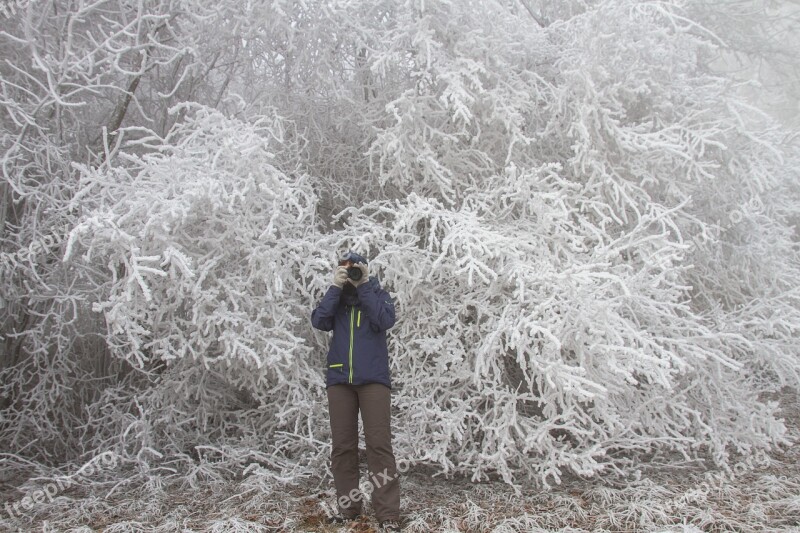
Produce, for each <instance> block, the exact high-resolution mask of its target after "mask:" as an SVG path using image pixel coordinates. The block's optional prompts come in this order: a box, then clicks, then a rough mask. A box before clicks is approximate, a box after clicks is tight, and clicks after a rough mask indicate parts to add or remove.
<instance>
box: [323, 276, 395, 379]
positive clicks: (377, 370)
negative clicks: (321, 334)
mask: <svg viewBox="0 0 800 533" xmlns="http://www.w3.org/2000/svg"><path fill="white" fill-rule="evenodd" d="M394 322H395V314H394V303H392V298H391V297H390V296H389V293H388V292H386V291H385V290H383V289H382V288H381V285H380V283H379V282H378V279H377V278H376V277H374V276H370V278H369V281H367V282H366V283H362V284H361V285H360V286H359V287H358V288H357V289H356V295H353V296H348V295H347V294H346V292H345V291H343V290H342V289H340V288H339V287H337V286H335V285H331V287H330V288H329V289H328V292H326V293H325V296H323V298H322V301H321V302H320V303H319V305H318V306H317V308H316V309H314V311H313V312H312V313H311V324H312V325H313V326H314V327H315V328H317V329H321V330H322V331H333V340H332V341H331V345H330V348H329V350H328V363H327V368H328V372H327V376H326V380H325V383H326V385H325V386H326V387H330V386H331V385H338V384H340V383H349V384H353V385H363V384H365V383H383V384H384V385H386V386H387V387H389V388H392V383H391V380H390V378H389V350H388V347H387V345H386V330H387V329H389V328H391V327H392V326H394Z"/></svg>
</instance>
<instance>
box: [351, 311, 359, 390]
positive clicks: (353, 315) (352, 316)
mask: <svg viewBox="0 0 800 533" xmlns="http://www.w3.org/2000/svg"><path fill="white" fill-rule="evenodd" d="M355 315H356V310H355V308H354V307H352V306H351V307H350V354H349V362H350V379H349V382H350V383H352V382H353V319H354V318H355ZM360 318H361V317H359V319H360Z"/></svg>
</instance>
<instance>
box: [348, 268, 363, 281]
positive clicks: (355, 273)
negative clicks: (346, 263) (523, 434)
mask: <svg viewBox="0 0 800 533" xmlns="http://www.w3.org/2000/svg"><path fill="white" fill-rule="evenodd" d="M362 274H363V272H361V269H360V268H358V267H350V268H348V269H347V277H348V278H350V279H352V280H353V281H358V280H360V279H361V276H362Z"/></svg>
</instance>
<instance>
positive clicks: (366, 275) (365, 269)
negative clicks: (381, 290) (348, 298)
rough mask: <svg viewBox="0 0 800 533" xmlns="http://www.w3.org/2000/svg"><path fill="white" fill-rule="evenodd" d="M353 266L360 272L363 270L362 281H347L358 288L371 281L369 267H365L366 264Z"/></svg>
mask: <svg viewBox="0 0 800 533" xmlns="http://www.w3.org/2000/svg"><path fill="white" fill-rule="evenodd" d="M353 266H355V267H357V268H358V269H359V270H361V279H360V280H358V281H353V280H352V279H350V278H347V280H348V281H349V282H350V283H352V284H353V285H354V286H356V287H358V286H360V285H362V284H364V283H366V282H368V281H369V267H367V265H365V264H364V263H356V264H355V265H353Z"/></svg>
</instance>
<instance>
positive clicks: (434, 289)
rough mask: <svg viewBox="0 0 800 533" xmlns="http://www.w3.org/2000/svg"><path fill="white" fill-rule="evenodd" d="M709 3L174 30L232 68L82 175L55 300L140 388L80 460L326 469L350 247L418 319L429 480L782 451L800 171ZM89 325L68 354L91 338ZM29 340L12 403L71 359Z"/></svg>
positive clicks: (10, 311) (220, 23) (409, 317)
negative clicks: (667, 456)
mask: <svg viewBox="0 0 800 533" xmlns="http://www.w3.org/2000/svg"><path fill="white" fill-rule="evenodd" d="M689 7H690V6H689V4H687V3H685V2H679V1H669V2H663V1H659V2H649V1H634V0H608V1H604V2H584V1H580V2H577V1H576V2H563V3H559V4H558V5H556V4H554V3H544V2H540V3H537V2H534V1H518V2H501V1H486V2H483V1H482V2H470V1H463V2H445V1H426V2H421V1H408V2H402V3H399V2H389V1H386V2H374V1H366V0H364V1H356V2H306V3H293V2H282V3H281V2H279V3H268V4H249V5H244V6H240V5H239V4H233V3H231V4H227V3H223V4H221V7H220V8H219V9H218V10H217V11H209V12H205V11H198V10H201V8H202V6H200V5H198V6H195V7H193V8H192V9H193V10H195V11H193V12H202V13H203V16H202V17H199V20H198V21H197V24H196V25H195V26H192V27H191V28H193V29H190V28H186V27H183V26H181V27H180V28H179V27H177V26H176V27H175V28H174V31H175V32H176V34H177V35H180V36H182V37H184V38H185V39H186V41H185V42H193V43H197V42H199V40H197V34H196V33H194V32H196V31H198V28H209V27H217V28H220V30H219V36H218V40H215V41H214V42H215V43H216V45H218V48H217V49H218V50H220V53H221V54H227V55H232V54H233V55H235V62H234V63H233V65H234V66H233V67H230V68H231V70H230V71H225V70H222V71H219V73H218V74H217V75H218V76H219V79H207V80H205V84H203V87H204V89H203V90H202V91H198V92H195V93H191V94H190V95H189V96H187V97H186V98H187V99H191V100H197V101H198V102H197V103H188V102H187V103H185V104H181V105H176V106H170V109H171V111H170V112H169V113H168V114H167V115H166V116H162V117H160V120H159V121H158V122H157V123H158V124H159V125H160V126H158V127H156V126H155V123H154V122H152V121H147V120H144V119H142V120H139V121H136V120H132V121H131V122H130V123H129V124H126V125H124V126H121V127H120V128H119V133H118V134H117V135H115V136H113V137H114V138H116V139H117V140H116V141H115V144H113V147H112V146H110V147H109V149H108V152H107V155H104V156H103V157H101V158H100V159H99V160H90V161H74V164H71V166H68V170H69V172H71V174H69V175H70V176H73V177H74V184H73V185H71V186H70V188H69V189H68V190H69V191H71V192H70V194H68V195H65V198H64V200H63V211H64V212H65V213H70V214H71V215H70V217H71V218H69V219H68V228H69V241H68V244H67V243H66V242H65V243H61V244H60V245H59V246H58V247H56V248H57V250H58V253H59V257H60V259H61V262H59V263H57V264H54V266H53V268H59V269H62V270H63V274H62V278H59V280H58V283H55V282H51V283H50V285H52V284H53V283H55V287H57V288H58V290H59V291H60V292H58V293H56V294H50V293H47V292H45V291H40V295H41V296H40V297H41V298H42V299H43V300H44V301H45V302H48V305H51V304H52V302H61V303H62V305H65V306H67V305H68V306H69V307H71V308H72V309H74V310H75V312H74V315H75V316H78V315H80V316H83V317H85V321H86V323H87V324H95V325H96V326H95V327H96V328H97V329H98V330H99V333H100V336H99V337H95V338H99V339H102V344H103V346H104V350H106V351H107V353H108V360H109V361H111V362H113V363H114V364H116V365H119V367H120V369H121V372H120V375H119V377H118V380H117V381H116V382H115V381H114V380H113V379H111V380H110V382H106V386H105V387H104V388H103V387H95V388H93V389H91V390H92V391H93V396H92V397H91V398H90V399H87V406H86V408H85V409H84V410H83V411H81V414H80V415H79V416H81V417H83V420H85V424H84V426H83V427H85V428H87V430H86V433H85V434H82V433H78V434H77V438H79V439H80V440H81V442H82V443H83V445H84V447H85V448H84V451H87V452H88V451H91V450H106V449H114V450H115V451H116V452H117V453H119V454H120V455H121V456H123V457H126V458H127V459H128V460H129V461H130V462H132V463H134V464H135V465H136V466H137V467H138V468H139V472H140V474H141V475H143V476H150V475H152V474H154V473H155V472H158V469H160V468H165V469H172V470H163V471H162V472H174V473H176V474H177V475H181V476H186V478H187V480H188V481H189V482H190V483H195V482H197V481H199V480H201V479H203V476H209V475H221V474H222V473H226V472H227V473H230V472H232V471H238V469H239V468H241V467H242V466H244V465H246V464H256V463H257V464H260V465H264V466H268V467H269V468H267V469H264V470H259V472H261V473H265V472H268V473H270V474H269V475H271V476H280V475H283V473H285V472H287V471H289V470H291V469H294V470H293V472H294V475H297V473H298V472H301V471H305V472H309V471H310V472H317V473H318V472H319V471H320V467H321V465H323V464H324V463H325V456H326V453H327V441H328V433H327V432H328V428H327V420H326V418H325V417H324V416H319V415H318V414H317V413H318V412H324V411H322V408H323V406H324V399H323V398H324V396H323V394H322V392H323V389H322V387H323V384H322V372H323V368H322V364H323V361H324V353H325V347H326V342H327V337H326V336H325V334H322V333H319V332H313V331H312V330H311V328H310V324H309V315H310V311H311V309H312V308H313V306H314V304H315V303H316V301H317V300H318V299H319V298H320V297H321V295H322V294H323V293H324V291H325V289H326V287H327V285H328V283H329V278H330V270H331V267H332V264H333V260H334V259H335V255H336V252H338V251H341V250H343V249H347V248H349V247H353V248H355V249H358V250H359V251H360V252H361V253H363V254H365V255H366V256H368V257H369V258H370V265H371V269H372V270H373V271H374V272H375V273H376V274H377V275H378V276H379V277H380V278H381V280H382V282H383V284H384V285H385V286H386V288H387V289H388V290H389V291H390V292H391V293H392V295H393V297H394V298H395V301H396V306H397V310H398V318H399V320H398V323H397V325H396V326H395V327H394V328H393V329H392V330H391V332H390V359H391V364H392V371H393V381H394V383H395V385H396V390H395V391H394V394H393V402H394V405H395V407H396V411H395V413H396V422H395V435H396V438H395V445H396V448H397V449H396V453H397V455H398V457H402V458H403V459H406V460H408V461H410V462H411V463H416V464H428V465H434V466H435V467H437V468H438V469H439V470H440V471H441V472H443V473H448V474H449V473H463V474H468V475H470V476H471V477H472V478H473V479H482V478H485V477H486V476H489V475H492V474H499V475H500V476H501V477H502V478H503V479H504V480H505V481H507V482H516V481H519V480H522V479H525V478H529V479H532V480H536V481H540V482H543V483H545V484H547V483H552V482H553V481H555V482H558V480H559V479H560V477H561V476H562V475H563V474H564V473H576V474H580V475H593V474H596V473H600V472H604V473H614V472H615V473H619V474H622V475H627V474H630V473H632V472H633V471H634V470H635V467H636V463H637V461H639V460H641V459H642V458H643V457H647V456H648V454H652V453H661V452H666V451H674V452H677V453H680V454H682V455H683V456H686V457H696V456H704V455H705V454H709V455H710V457H711V458H712V459H713V460H714V461H716V462H717V463H718V464H720V465H726V464H727V463H728V460H729V454H730V453H731V452H742V453H749V452H752V451H753V450H755V449H758V448H764V447H770V446H773V445H775V444H780V443H785V442H786V438H785V434H784V433H785V430H784V427H783V424H782V422H781V421H780V420H779V419H778V418H777V415H776V406H775V405H774V404H773V403H769V402H765V401H763V400H762V399H761V397H760V393H761V392H765V391H771V390H775V389H776V388H777V387H780V386H781V385H784V384H789V385H793V386H797V385H798V382H799V381H800V380H798V377H800V375H799V374H798V352H797V342H796V337H797V329H796V328H797V324H800V316H798V310H799V309H800V308H799V307H798V299H797V298H798V293H797V289H796V287H795V285H796V284H794V283H793V280H795V279H797V277H798V274H800V273H799V272H798V255H797V254H798V250H797V244H796V242H797V237H796V233H795V230H794V228H793V226H792V225H793V224H794V223H796V222H797V220H798V218H797V215H798V213H797V205H798V203H797V200H798V189H797V186H798V179H797V168H798V159H799V158H798V154H797V151H796V148H793V147H792V146H791V144H790V142H789V140H790V139H789V135H790V134H789V132H787V131H786V130H784V129H781V127H779V126H778V125H777V124H775V123H774V122H773V121H772V120H771V119H770V118H769V117H768V116H766V115H765V114H763V113H762V112H760V111H759V110H757V109H756V108H754V107H752V106H751V105H749V104H747V102H746V101H745V100H744V99H743V97H742V96H740V93H739V92H738V91H737V88H738V87H737V83H738V82H736V81H735V80H732V79H730V78H728V77H725V76H723V75H721V74H719V73H715V72H714V71H713V70H712V69H711V68H710V67H709V65H708V62H707V58H708V57H710V55H713V54H714V53H716V52H718V51H719V50H723V49H725V46H726V44H725V40H724V37H725V36H724V35H720V34H719V33H720V32H719V31H718V32H716V33H715V32H712V31H709V30H708V28H705V27H704V26H703V25H702V24H700V23H698V21H697V20H696V18H693V12H692V11H691V10H690V9H689ZM189 11H192V10H189ZM176 20H180V17H179V16H178V17H177V18H176ZM215 23H217V24H216V26H215ZM181 31H184V32H186V33H185V35H184V34H182V33H181ZM219 43H227V44H228V45H229V46H228V47H227V48H225V47H222V46H221V45H219ZM198 46H199V45H198ZM196 57H200V56H196ZM221 68H222V67H221ZM215 72H216V71H215ZM227 72H230V75H227V74H225V73H227ZM212 78H213V76H212ZM153 83H154V84H155V83H157V80H156V79H154V80H153ZM210 96H213V98H211V97H210ZM153 105H156V99H154V104H153ZM62 144H63V145H64V146H68V147H70V148H72V149H75V147H76V146H75V145H73V144H70V143H69V142H66V141H64V142H63V143H61V144H60V143H56V146H62ZM103 154H106V152H105V150H103ZM65 161H70V159H69V158H66V159H65ZM65 172H66V170H65ZM65 175H67V174H65ZM34 219H35V218H34ZM32 220H33V219H32ZM4 242H5V241H4ZM19 242H20V243H21V244H19V245H18V248H16V249H13V250H12V248H11V247H10V245H9V250H10V251H14V250H18V249H21V247H22V246H23V245H25V246H27V245H28V244H26V243H29V242H30V241H25V240H24V239H23V240H20V241H19ZM50 285H48V286H50ZM6 286H8V287H10V288H11V289H13V291H15V294H19V293H20V291H22V290H24V288H25V286H26V285H25V282H24V281H23V280H19V279H16V280H15V281H13V282H12V281H9V282H7V281H5V280H4V287H6ZM61 294H63V295H65V296H63V297H62V296H60V295H61ZM17 309H19V307H11V306H9V307H7V308H6V309H5V310H4V312H5V313H6V314H5V315H4V320H8V321H9V322H4V324H5V325H4V330H3V331H4V334H5V332H9V333H11V332H15V331H18V330H19V326H18V325H17V322H14V321H15V320H18V317H19V315H18V314H15V313H18V311H17ZM72 316H73V315H69V314H68V315H65V319H66V320H65V319H62V321H61V322H58V321H56V324H58V325H59V327H63V324H65V323H68V324H71V326H70V327H72V328H73V329H71V330H66V329H60V330H58V331H70V332H72V331H74V332H76V333H80V332H81V331H82V330H81V323H75V322H68V320H69V319H70V318H71V317H72ZM90 317H91V318H90ZM98 319H99V320H98ZM97 324H99V326H97ZM87 327H88V326H87ZM15 328H16V329H15ZM42 328H43V329H41V330H38V331H40V332H41V336H42V338H47V336H46V335H45V333H46V332H47V331H49V330H48V329H46V328H47V327H46V326H42ZM23 329H24V327H23ZM30 331H33V330H32V329H30ZM6 338H8V339H12V338H15V337H13V336H11V335H7V336H6ZM69 338H70V337H66V338H65V343H66V341H67V340H69ZM18 346H19V348H18V354H19V362H15V363H14V364H13V365H7V367H6V370H5V371H4V372H5V376H9V379H10V381H7V383H9V384H10V385H7V386H6V390H11V388H12V387H17V389H15V390H19V391H21V392H22V393H23V395H24V394H29V393H28V392H27V391H29V390H30V389H31V386H30V385H23V383H25V382H24V381H23V380H21V379H20V377H19V376H20V375H15V374H14V372H17V371H18V370H17V369H20V368H23V366H20V365H24V363H23V362H24V361H38V363H37V364H38V365H40V367H39V368H41V370H40V371H41V372H45V375H46V370H47V359H46V358H44V357H42V356H39V358H38V359H37V355H36V352H35V350H32V349H31V348H30V345H26V344H24V343H23V344H19V345H18ZM41 346H50V345H46V344H42V345H41ZM58 353H59V354H61V355H60V357H62V358H63V359H64V360H65V361H74V362H75V364H77V363H78V362H81V361H85V360H86V357H87V353H86V351H85V350H81V349H73V348H72V347H71V346H70V345H69V344H68V343H66V344H64V348H62V349H61V350H60V351H59V352H58ZM77 380H78V381H79V382H80V381H81V378H77ZM83 383H88V380H84V381H83ZM47 387H55V385H47V386H45V390H46V388H47ZM87 387H88V385H87ZM43 392H44V390H43ZM29 397H38V396H35V395H34V396H29ZM13 409H16V411H12V408H11V407H8V406H7V407H6V412H14V413H17V414H16V415H15V416H17V417H18V418H16V419H17V420H23V419H24V416H25V415H26V413H30V411H26V408H25V407H24V406H23V407H22V408H20V407H19V406H15V407H14V408H13ZM66 427H68V428H74V427H75V425H66ZM76 432H77V430H73V431H72V432H71V433H70V434H71V435H73V438H76ZM12 435H13V432H12V428H11V427H10V426H8V425H7V426H5V427H4V428H3V439H4V442H11V443H12V444H13V445H16V446H19V441H15V440H13V438H12ZM209 461H214V463H215V466H214V467H213V468H212V467H211V466H210V465H209ZM252 468H255V467H252ZM246 472H248V473H250V472H253V470H252V469H248V470H246Z"/></svg>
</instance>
